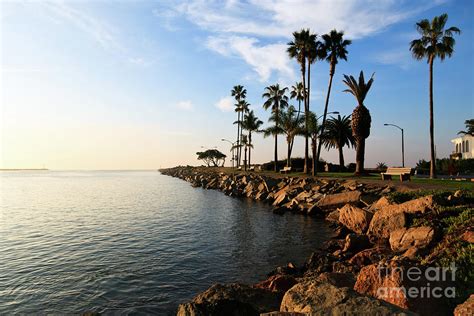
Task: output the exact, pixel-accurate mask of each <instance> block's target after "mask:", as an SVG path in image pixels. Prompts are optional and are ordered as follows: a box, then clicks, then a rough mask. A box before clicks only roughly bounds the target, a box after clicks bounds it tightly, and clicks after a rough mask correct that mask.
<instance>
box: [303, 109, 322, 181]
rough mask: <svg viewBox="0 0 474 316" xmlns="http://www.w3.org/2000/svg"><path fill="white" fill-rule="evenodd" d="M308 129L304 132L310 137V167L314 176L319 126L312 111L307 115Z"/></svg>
mask: <svg viewBox="0 0 474 316" xmlns="http://www.w3.org/2000/svg"><path fill="white" fill-rule="evenodd" d="M307 122H308V129H307V132H306V131H304V133H307V135H308V136H309V137H310V138H311V157H312V159H311V160H312V167H311V174H312V175H313V176H314V175H315V174H316V169H317V166H316V161H317V160H316V148H317V147H316V145H317V142H318V137H319V136H320V132H321V127H320V126H319V125H318V119H317V116H316V114H315V113H314V112H311V111H310V112H309V115H308V120H307Z"/></svg>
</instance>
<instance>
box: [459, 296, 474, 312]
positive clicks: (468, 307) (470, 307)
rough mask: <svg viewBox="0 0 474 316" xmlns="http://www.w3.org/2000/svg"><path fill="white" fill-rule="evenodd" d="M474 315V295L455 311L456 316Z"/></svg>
mask: <svg viewBox="0 0 474 316" xmlns="http://www.w3.org/2000/svg"><path fill="white" fill-rule="evenodd" d="M472 315H474V294H471V296H469V298H468V299H467V300H466V301H465V302H464V303H462V304H459V305H458V306H456V308H455V309H454V316H472Z"/></svg>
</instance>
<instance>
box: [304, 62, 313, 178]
mask: <svg viewBox="0 0 474 316" xmlns="http://www.w3.org/2000/svg"><path fill="white" fill-rule="evenodd" d="M305 91H306V90H305ZM310 95H311V62H310V60H309V58H308V95H307V96H306V106H305V109H304V113H305V118H306V119H305V121H306V125H308V119H309V97H310ZM306 134H308V133H306ZM308 141H309V136H308V135H306V139H305V146H306V147H305V156H306V157H307V156H308V150H309V148H308V147H309V146H308ZM304 164H305V168H306V170H307V172H305V173H309V158H307V159H305V161H304Z"/></svg>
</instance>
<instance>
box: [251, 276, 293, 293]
mask: <svg viewBox="0 0 474 316" xmlns="http://www.w3.org/2000/svg"><path fill="white" fill-rule="evenodd" d="M296 283H297V282H296V279H295V278H294V277H292V276H291V275H272V276H271V277H269V278H268V279H266V280H265V281H262V282H260V283H257V284H256V285H255V287H256V288H260V289H267V290H270V291H272V292H286V291H288V290H289V289H290V288H291V287H293V285H295V284H296Z"/></svg>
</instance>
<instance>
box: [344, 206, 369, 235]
mask: <svg viewBox="0 0 474 316" xmlns="http://www.w3.org/2000/svg"><path fill="white" fill-rule="evenodd" d="M371 219H372V213H370V212H367V211H365V210H363V209H361V208H358V207H356V206H353V205H350V204H346V205H344V207H342V208H340V209H339V222H340V223H341V224H342V225H344V226H346V227H347V228H349V229H350V230H352V231H353V232H355V233H357V234H363V233H365V231H366V230H367V228H368V227H369V224H370V220H371Z"/></svg>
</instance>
